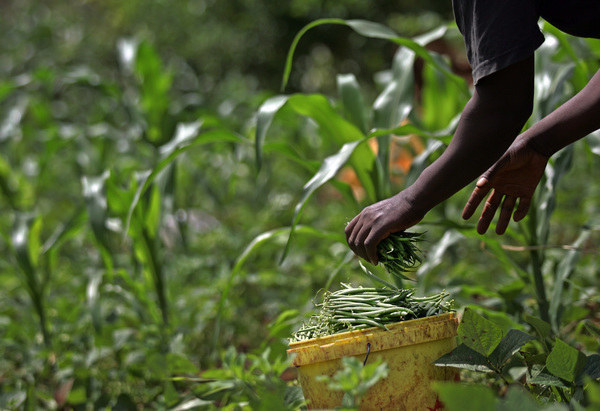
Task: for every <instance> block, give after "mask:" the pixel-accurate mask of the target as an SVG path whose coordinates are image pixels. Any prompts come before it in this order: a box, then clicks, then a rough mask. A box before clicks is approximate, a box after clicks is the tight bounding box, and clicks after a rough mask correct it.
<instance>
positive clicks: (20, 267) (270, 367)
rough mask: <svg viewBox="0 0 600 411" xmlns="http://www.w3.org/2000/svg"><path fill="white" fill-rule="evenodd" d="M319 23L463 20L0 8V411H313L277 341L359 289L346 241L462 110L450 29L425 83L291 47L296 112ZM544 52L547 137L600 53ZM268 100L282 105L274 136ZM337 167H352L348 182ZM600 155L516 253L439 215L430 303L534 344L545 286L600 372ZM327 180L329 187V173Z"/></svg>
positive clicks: (565, 188) (298, 71)
mask: <svg viewBox="0 0 600 411" xmlns="http://www.w3.org/2000/svg"><path fill="white" fill-rule="evenodd" d="M323 17H335V18H344V19H368V20H372V21H375V22H378V23H381V24H384V25H387V26H389V27H390V28H391V29H393V30H394V31H395V32H396V33H397V34H398V35H401V36H408V37H414V36H417V35H421V34H423V33H426V32H429V31H430V30H435V29H436V28H437V27H440V26H445V25H446V23H447V22H448V21H450V20H451V18H452V12H451V8H450V3H449V2H434V1H426V2H424V1H420V2H416V1H395V2H388V1H385V2H377V3H366V2H360V1H355V0H346V1H317V0H311V1H299V0H294V1H290V2H284V3H282V4H281V3H277V2H272V1H271V2H269V1H266V0H245V1H242V0H239V1H233V0H231V1H216V0H206V1H201V0H193V1H192V0H187V1H180V2H167V1H164V0H160V1H159V0H152V1H139V0H134V1H128V2H119V1H114V0H110V1H102V2H101V1H93V0H89V1H71V2H65V1H58V0H50V1H44V2H42V1H33V0H23V1H4V2H2V3H1V4H0V26H1V27H2V28H3V37H2V41H1V42H0V233H1V234H2V235H1V236H0V252H1V253H2V255H3V256H4V258H2V259H0V335H1V337H2V338H1V339H0V352H2V355H1V356H0V409H37V408H49V409H103V408H114V409H141V408H176V407H179V409H182V410H183V409H191V408H194V407H196V408H208V409H212V408H215V407H225V406H228V407H230V409H238V408H243V407H255V408H256V407H259V406H263V407H267V408H265V409H268V406H269V405H270V406H271V409H282V408H283V407H289V408H295V407H297V406H298V404H301V403H302V398H301V395H299V391H298V386H297V384H296V383H294V382H291V383H287V382H285V381H284V380H282V379H281V378H280V376H281V375H282V373H283V374H285V373H286V372H289V370H287V371H286V367H287V363H286V360H285V348H286V343H285V338H286V337H287V336H289V335H290V332H291V330H292V329H293V328H294V327H295V326H296V325H297V324H298V323H299V322H300V319H301V317H302V316H303V315H305V313H308V312H310V310H311V309H312V306H311V300H312V298H313V296H314V295H315V293H316V292H317V290H319V289H320V288H322V287H324V286H325V285H326V284H328V283H331V281H333V280H334V279H342V278H343V279H344V280H346V281H354V282H360V281H362V280H361V277H360V275H359V272H360V271H359V269H358V265H357V263H356V261H355V260H352V259H351V258H350V257H351V256H350V255H349V254H348V249H347V247H346V245H345V243H344V239H343V227H344V225H345V223H346V222H347V221H348V220H349V219H350V218H351V217H352V216H353V215H354V214H355V213H356V212H357V211H358V210H359V209H360V208H361V207H362V206H364V205H365V204H367V203H369V202H372V201H374V200H376V199H377V198H381V197H382V196H384V195H386V194H389V193H392V192H394V191H395V190H396V191H397V190H399V189H401V188H402V187H404V186H406V184H409V183H410V181H412V179H414V177H415V175H416V173H418V172H420V170H422V169H423V168H424V167H425V166H426V165H427V164H428V163H429V162H430V161H432V160H433V159H434V158H435V157H436V156H437V155H439V152H440V150H441V149H443V147H444V144H446V143H447V141H448V139H449V136H450V134H451V132H452V129H453V124H455V123H454V122H453V121H452V120H453V119H455V116H456V114H458V113H459V112H460V110H461V108H462V106H463V105H464V103H465V102H466V100H467V99H468V96H469V91H468V81H469V80H468V78H466V80H465V79H463V78H461V77H460V76H457V75H456V74H451V72H450V70H454V71H455V72H459V73H460V74H462V73H463V72H464V56H463V55H462V54H461V53H462V52H461V45H460V42H461V39H460V36H459V34H458V32H457V30H456V29H453V28H449V29H443V30H442V31H434V35H432V36H430V38H429V40H428V41H425V40H422V43H423V45H425V44H428V46H427V47H428V51H423V53H424V54H422V55H421V57H424V58H425V60H426V63H425V65H423V59H418V58H416V56H415V55H414V50H420V49H419V48H418V47H416V46H415V47H413V49H410V48H400V49H399V48H398V45H397V44H395V43H394V42H393V41H384V40H382V39H371V38H368V33H366V34H365V31H364V30H363V31H362V32H361V30H356V28H355V27H353V29H350V28H347V27H342V26H339V25H338V26H331V25H324V26H320V27H317V28H314V29H313V30H311V31H309V32H308V33H307V34H306V35H305V37H303V38H302V40H301V41H300V43H299V44H298V48H297V50H296V54H295V59H294V66H293V70H292V71H291V77H290V81H289V84H288V86H287V88H286V90H285V92H286V93H292V92H296V94H294V95H290V94H286V95H285V96H284V97H283V99H285V102H284V100H283V99H281V97H277V96H276V94H277V93H278V92H279V90H278V89H279V85H280V83H281V78H282V74H283V71H284V65H285V61H286V53H287V51H288V48H289V46H290V44H291V43H292V40H293V38H294V35H295V34H296V33H297V32H298V31H299V30H300V29H301V28H302V27H303V26H304V25H305V24H307V23H309V22H311V21H313V20H314V19H317V18H323ZM546 30H547V31H548V34H547V36H551V37H552V38H554V39H556V42H554V43H553V42H550V43H552V44H550V43H549V44H548V47H547V48H546V49H543V50H541V51H540V53H539V54H540V56H539V57H540V58H539V61H541V63H540V67H539V68H538V75H539V79H543V78H546V77H544V76H547V77H548V76H549V78H552V79H555V81H554V82H551V83H550V84H549V85H546V86H545V88H543V87H542V88H540V89H539V90H538V100H537V106H536V107H537V109H536V112H535V114H534V118H539V116H542V115H544V114H545V113H547V112H548V110H551V109H552V108H553V107H554V106H556V105H557V104H559V103H560V102H561V101H563V100H564V99H566V98H567V97H568V96H569V95H571V94H572V93H573V92H575V91H576V90H577V89H579V88H581V87H582V84H585V80H586V78H589V75H590V73H592V72H593V71H594V70H595V69H597V68H598V64H599V62H598V56H600V48H599V46H598V43H597V42H587V41H584V40H580V39H573V38H570V37H566V36H561V35H560V33H555V32H554V31H552V28H551V27H546ZM367 32H368V30H367ZM436 33H437V34H436ZM553 36H556V37H553ZM434 39H435V41H433V42H431V41H432V40H434ZM557 42H559V43H557ZM558 44H560V48H559V47H558V46H557V45H558ZM419 47H420V46H419ZM411 50H412V51H411ZM438 52H439V53H442V54H439V53H438ZM413 63H414V64H413ZM338 74H343V75H342V76H338ZM540 84H541V85H542V86H543V85H544V84H546V83H544V82H542V83H540ZM309 93H321V94H309ZM378 96H379V98H378ZM390 96H391V97H393V98H388V97H390ZM277 98H280V100H277ZM273 99H275V100H273ZM269 101H270V102H273V101H280V102H281V103H282V104H281V105H280V106H278V107H277V110H272V111H271V112H268V110H267V114H266V115H265V107H266V106H265V104H266V103H268V102H269ZM399 108H402V109H399ZM322 109H325V110H327V111H320V110H322ZM324 112H326V113H329V114H330V115H328V116H325V118H323V117H324V116H321V117H319V116H318V114H319V113H324ZM261 113H262V114H261ZM261 116H262V117H261ZM536 116H537V117H536ZM261 118H262V120H261ZM266 120H267V121H266ZM265 121H266V123H265ZM261 122H262V123H261ZM267 123H268V124H267ZM401 125H404V128H400V129H398V128H397V127H398V126H401ZM260 127H262V130H263V131H261V133H263V132H264V133H263V134H262V139H259V138H257V135H258V134H259V130H258V129H259V128H260ZM340 127H341V128H340ZM373 127H375V128H378V129H380V130H382V129H387V131H385V132H380V133H379V134H377V133H375V134H373V133H371V132H370V130H371V128H373ZM389 129H394V130H389ZM345 131H350V133H348V134H345ZM373 138H375V139H377V143H375V140H374V139H373ZM259 140H260V142H261V144H262V143H264V144H263V145H262V146H260V147H259V145H257V144H256V143H257V142H258V141H259ZM344 144H351V145H352V147H353V153H354V154H353V155H356V156H359V157H356V158H352V159H348V158H346V160H349V162H348V163H346V161H342V160H344V159H343V158H342V157H343V156H339V155H338V154H339V152H340V149H341V148H342V147H343V146H344ZM375 146H377V150H374V148H375ZM599 147H600V140H599V138H598V136H597V135H596V136H591V137H589V138H588V140H587V144H584V143H583V142H582V143H581V144H577V145H576V146H575V147H574V149H572V150H569V151H565V152H564V154H561V156H559V157H557V158H556V160H555V161H554V162H553V168H551V171H550V174H549V175H548V181H547V183H546V185H545V188H544V190H541V192H540V199H539V203H538V204H539V205H540V207H538V209H539V213H540V215H539V218H538V219H537V223H535V222H534V223H532V222H531V219H530V220H526V222H525V223H524V225H523V226H521V227H520V228H515V229H514V230H512V231H511V232H509V234H508V235H507V236H506V237H505V238H498V237H495V236H494V235H489V236H487V237H486V238H485V239H484V238H482V237H479V236H477V235H476V234H475V233H474V230H473V227H472V226H470V225H468V224H467V225H457V223H458V221H459V220H458V218H459V210H460V209H461V208H462V204H463V202H464V199H465V196H464V194H465V193H461V194H459V195H457V196H456V197H455V198H453V199H452V200H450V201H448V202H446V203H445V204H444V205H442V206H440V207H438V208H436V209H435V210H434V211H433V212H432V213H431V215H430V216H429V217H428V219H427V220H426V221H425V223H426V224H425V228H426V229H427V231H428V240H429V245H428V246H426V249H427V252H428V256H429V261H428V263H427V264H426V265H425V266H424V267H423V269H422V270H421V271H420V272H419V273H418V275H419V282H418V283H417V285H418V287H419V291H420V292H431V291H437V290H440V289H441V288H446V289H447V290H448V291H450V292H451V293H453V295H454V298H455V299H456V300H457V302H458V304H459V305H460V306H466V305H472V306H474V307H478V309H479V311H480V312H484V313H486V314H487V315H488V316H489V317H490V318H492V319H494V320H495V321H497V322H499V323H500V324H501V325H502V326H503V328H504V329H508V328H510V327H515V326H516V327H521V328H523V327H526V326H524V325H522V321H521V317H522V316H523V315H524V314H528V313H537V311H538V308H539V307H538V306H539V304H538V303H539V298H537V297H539V296H536V292H535V289H534V287H533V284H534V280H535V279H536V278H537V280H540V279H541V280H543V282H544V283H545V286H546V287H547V290H552V293H551V292H550V291H548V295H549V296H548V299H549V300H550V308H549V309H550V312H551V313H552V314H553V317H552V318H551V320H552V326H553V327H554V330H555V332H556V333H558V334H560V335H561V336H563V337H564V338H566V339H568V341H569V342H570V343H574V344H576V345H577V346H578V347H581V348H582V349H585V350H587V351H589V352H593V351H597V350H598V342H597V338H596V339H595V338H594V337H593V333H592V331H590V330H594V329H595V328H593V327H597V325H598V321H599V318H598V304H599V303H600V301H599V300H598V293H597V290H598V253H597V250H598V242H599V237H598V229H597V226H598V224H599V223H598V222H597V220H594V219H593V218H594V216H596V215H598V211H599V209H598V208H599V204H600V186H598V185H594V184H589V176H593V175H597V170H598V166H599V164H598V163H599V161H598V154H599V153H600V150H599ZM257 153H260V154H261V155H262V157H261V158H262V165H261V167H260V170H259V167H258V164H257ZM342 154H344V153H342ZM336 155H337V157H335V156H336ZM332 156H334V157H335V158H337V163H335V164H336V167H338V168H337V169H336V170H333V171H335V172H333V173H331V174H327V173H321V174H319V170H324V171H328V172H331V171H332V169H322V168H321V167H322V164H325V163H326V162H325V163H323V162H324V160H325V159H327V158H331V157H332ZM573 158H575V159H577V161H571V159H573ZM390 159H391V160H392V161H391V162H389V160H390ZM346 166H347V167H346ZM374 170H377V171H374ZM553 171H556V172H555V173H554V174H552V172H553ZM567 171H568V172H567ZM315 175H319V176H321V177H322V179H321V180H320V181H321V183H319V185H318V186H315V187H314V190H312V191H310V192H308V193H307V191H305V192H304V195H305V197H303V193H302V190H303V188H302V187H303V186H304V185H305V183H306V182H307V181H309V180H310V179H311V178H312V177H313V176H315ZM326 176H328V177H326ZM334 177H335V178H334ZM555 177H556V178H555ZM559 177H560V178H559ZM317 188H319V189H318V190H317ZM298 203H301V204H305V205H306V206H305V207H304V208H303V209H302V210H301V211H302V212H301V213H297V217H298V218H297V219H295V223H299V224H298V225H296V226H295V234H294V236H293V241H292V242H290V243H289V244H290V247H289V252H288V254H287V257H286V258H285V260H284V261H283V263H282V264H279V261H280V259H281V257H282V253H283V250H284V247H285V245H286V241H288V238H291V237H292V236H291V230H290V228H289V226H290V223H291V221H292V218H294V217H293V216H294V207H295V206H296V204H298ZM554 208H556V211H555V212H554V215H552V211H553V209H554ZM300 214H301V215H300ZM551 216H552V219H550V217H551ZM527 224H529V226H527ZM536 224H538V225H536ZM532 230H533V231H532ZM532 232H535V233H537V234H536V235H537V237H536V236H532V235H531V233H532ZM527 233H529V234H527ZM569 244H573V245H574V247H575V249H572V248H568V247H567V248H566V249H565V247H561V246H562V245H569ZM507 246H508V248H507ZM511 247H512V248H511ZM536 247H541V248H539V249H538V248H536ZM563 260H565V261H567V263H561V262H562V261H563ZM535 276H537V277H535ZM537 280H536V281H537ZM557 282H560V284H563V286H561V287H560V290H563V288H564V290H565V291H564V292H562V294H561V293H558V292H556V291H555V290H556V289H557V288H556V287H555V288H553V287H552V286H553V285H555V284H557ZM406 285H411V284H410V283H406ZM586 327H587V328H586ZM282 399H284V400H282ZM282 401H283V402H282ZM244 404H250V405H244ZM259 404H262V405H259ZM236 407H238V408H236Z"/></svg>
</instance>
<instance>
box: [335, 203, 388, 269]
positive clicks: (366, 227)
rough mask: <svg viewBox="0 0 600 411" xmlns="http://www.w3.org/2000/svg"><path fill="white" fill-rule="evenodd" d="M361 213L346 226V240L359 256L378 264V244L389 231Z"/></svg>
mask: <svg viewBox="0 0 600 411" xmlns="http://www.w3.org/2000/svg"><path fill="white" fill-rule="evenodd" d="M363 214H364V213H360V214H359V215H357V216H356V217H354V219H353V220H352V221H350V223H348V225H347V226H346V229H345V233H346V241H347V242H348V246H349V247H350V249H351V250H352V251H353V252H354V254H356V255H357V256H359V257H361V258H364V259H365V260H367V261H369V262H371V263H372V264H375V265H377V263H378V260H379V259H378V257H377V246H378V245H379V242H380V241H381V240H382V239H383V238H384V237H385V236H386V235H387V234H389V233H387V232H386V231H385V230H383V229H382V227H380V226H379V225H378V224H375V223H373V222H372V221H371V220H370V218H369V217H368V216H365V215H363Z"/></svg>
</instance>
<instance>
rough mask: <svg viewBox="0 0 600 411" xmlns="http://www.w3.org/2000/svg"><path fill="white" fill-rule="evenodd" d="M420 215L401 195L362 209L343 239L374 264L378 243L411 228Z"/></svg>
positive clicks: (349, 225) (348, 226) (421, 216)
mask: <svg viewBox="0 0 600 411" xmlns="http://www.w3.org/2000/svg"><path fill="white" fill-rule="evenodd" d="M423 216H424V213H423V214H422V213H420V212H418V211H417V210H416V208H415V207H414V205H413V204H411V203H410V202H409V201H408V200H407V199H406V198H405V196H404V195H403V193H402V192H401V193H399V194H397V195H395V196H393V197H390V198H387V199H385V200H382V201H379V202H377V203H375V204H372V205H370V206H368V207H366V208H364V209H363V210H362V211H361V212H360V213H359V214H358V215H357V216H356V217H354V219H352V221H350V223H348V225H347V226H346V240H347V241H348V245H349V246H350V249H352V251H354V253H355V254H356V255H358V256H359V257H362V258H364V259H365V260H367V261H370V262H371V263H372V264H377V263H378V258H377V246H378V245H379V243H380V242H381V240H383V239H384V238H386V237H387V236H389V235H390V234H392V233H395V232H397V231H403V230H406V229H407V228H410V227H412V226H413V225H415V224H417V223H418V222H419V221H421V219H422V218H423Z"/></svg>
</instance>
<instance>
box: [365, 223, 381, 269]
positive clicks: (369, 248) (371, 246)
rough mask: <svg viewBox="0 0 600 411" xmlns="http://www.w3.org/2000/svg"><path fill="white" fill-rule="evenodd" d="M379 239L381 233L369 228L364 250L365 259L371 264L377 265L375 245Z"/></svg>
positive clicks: (377, 258)
mask: <svg viewBox="0 0 600 411" xmlns="http://www.w3.org/2000/svg"><path fill="white" fill-rule="evenodd" d="M380 241H381V235H378V233H377V232H376V231H375V230H371V232H370V233H369V235H368V236H367V238H366V239H365V252H366V253H367V260H369V261H370V262H371V264H374V265H377V263H379V257H377V246H378V245H379V242H380Z"/></svg>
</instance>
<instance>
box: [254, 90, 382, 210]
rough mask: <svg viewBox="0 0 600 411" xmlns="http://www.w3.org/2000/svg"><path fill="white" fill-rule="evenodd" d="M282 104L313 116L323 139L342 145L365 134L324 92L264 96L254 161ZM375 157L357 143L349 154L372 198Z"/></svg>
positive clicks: (373, 195)
mask: <svg viewBox="0 0 600 411" xmlns="http://www.w3.org/2000/svg"><path fill="white" fill-rule="evenodd" d="M284 105H285V106H287V107H289V108H290V109H291V110H293V111H295V112H296V113H297V114H299V115H302V116H305V117H308V118H310V119H311V120H313V121H314V122H315V123H316V124H317V125H318V127H319V133H320V134H321V138H322V139H324V140H325V141H328V142H333V143H334V144H337V145H344V144H346V143H349V142H355V141H358V140H363V139H364V138H365V135H364V134H363V133H362V132H361V131H360V130H359V129H358V128H356V126H354V124H352V123H350V122H349V121H346V120H345V119H344V118H343V117H342V116H340V115H339V114H338V113H337V112H336V111H335V110H334V108H333V107H332V105H331V104H330V102H329V101H328V100H327V98H326V97H325V96H323V95H320V94H310V95H305V94H294V95H292V96H281V99H277V97H273V98H272V99H269V100H267V102H266V103H265V104H263V105H262V106H261V108H260V109H259V114H258V119H257V129H256V130H257V131H256V141H255V149H256V153H257V161H258V159H259V156H260V155H261V151H262V145H263V144H264V139H265V136H266V133H267V131H268V128H269V126H270V124H271V122H272V119H273V116H274V115H275V114H276V113H277V111H278V110H280V109H281V108H282V107H283V106H284ZM374 159H375V154H373V152H372V151H371V149H370V148H369V147H367V146H360V147H357V148H356V151H355V152H354V153H352V157H351V158H350V165H351V166H352V167H353V168H354V171H355V172H356V174H357V176H358V179H359V180H360V182H361V184H362V186H363V188H364V189H365V192H366V194H367V197H368V198H369V199H371V200H373V201H374V200H375V187H374V183H373V181H372V178H371V169H372V167H373V161H374ZM259 165H260V163H257V166H259Z"/></svg>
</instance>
